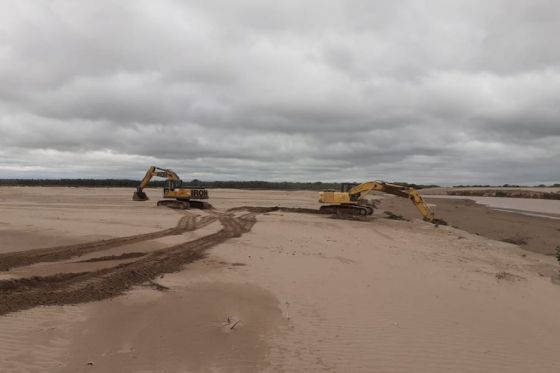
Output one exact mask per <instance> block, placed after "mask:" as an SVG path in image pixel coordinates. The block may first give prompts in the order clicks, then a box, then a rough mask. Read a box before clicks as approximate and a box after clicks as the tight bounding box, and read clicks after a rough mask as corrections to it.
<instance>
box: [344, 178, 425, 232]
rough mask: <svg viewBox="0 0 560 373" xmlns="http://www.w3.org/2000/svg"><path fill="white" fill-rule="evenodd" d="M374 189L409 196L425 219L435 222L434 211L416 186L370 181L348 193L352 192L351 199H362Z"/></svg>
mask: <svg viewBox="0 0 560 373" xmlns="http://www.w3.org/2000/svg"><path fill="white" fill-rule="evenodd" d="M372 190H376V191H379V192H383V193H388V194H393V195H396V196H399V197H404V198H408V199H410V200H411V201H412V203H414V205H415V206H416V208H417V209H418V211H420V214H421V215H422V217H423V218H424V220H425V221H429V222H430V223H433V222H434V221H435V215H434V212H433V211H432V210H431V209H430V207H429V206H428V204H427V203H426V202H425V201H424V199H423V198H422V196H421V195H420V193H418V191H417V190H416V189H414V188H410V187H403V186H401V185H396V184H389V183H385V182H383V181H368V182H365V183H362V184H360V185H357V186H355V187H353V188H352V189H350V190H349V191H348V193H349V194H350V200H353V201H360V200H362V199H363V197H365V195H366V194H367V193H368V192H370V191H372Z"/></svg>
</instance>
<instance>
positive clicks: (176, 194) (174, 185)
mask: <svg viewBox="0 0 560 373" xmlns="http://www.w3.org/2000/svg"><path fill="white" fill-rule="evenodd" d="M153 177H162V178H165V179H166V181H165V184H164V186H163V198H165V199H163V200H160V201H158V203H157V205H158V206H167V207H171V208H175V209H189V208H191V207H193V208H198V209H207V208H211V205H210V204H209V203H208V202H204V201H200V200H202V199H208V190H206V189H204V188H183V181H182V180H181V179H180V178H179V176H178V175H177V174H176V173H175V172H174V171H172V170H168V169H165V168H160V167H156V166H150V168H148V171H146V175H144V178H143V179H142V181H141V182H140V184H139V185H138V187H136V191H135V192H134V194H133V195H132V199H133V200H134V201H147V200H148V199H149V198H148V195H147V194H146V192H144V188H146V187H147V186H148V184H149V183H150V180H152V178H153Z"/></svg>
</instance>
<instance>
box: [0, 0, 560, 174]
mask: <svg viewBox="0 0 560 373" xmlns="http://www.w3.org/2000/svg"><path fill="white" fill-rule="evenodd" d="M0 7H1V8H0V10H2V12H0V170H2V171H3V175H4V176H5V177H12V176H27V177H44V176H50V177H58V176H65V177H72V176H73V177H111V176H126V177H140V176H141V174H142V173H143V171H144V169H145V168H146V167H147V166H148V164H152V163H155V164H158V165H161V166H165V167H172V168H175V169H177V171H178V172H180V173H181V174H182V175H183V176H184V178H186V179H188V178H191V177H197V178H205V179H271V180H320V179H322V180H347V179H354V180H364V179H370V178H385V179H389V180H395V179H399V180H410V181H415V182H440V183H465V182H484V183H486V182H489V183H491V182H518V183H523V182H527V183H533V182H552V181H558V180H559V179H560V171H559V170H558V167H557V166H556V165H557V159H558V156H560V146H558V145H559V144H560V142H559V141H560V102H559V101H560V100H559V97H560V70H559V61H560V48H559V47H560V45H559V42H558V39H557V38H556V35H558V34H560V23H559V22H558V21H559V19H558V17H559V16H558V14H560V4H559V3H557V2H554V1H544V0H543V1H529V0H527V1H505V0H504V1H493V2H487V1H470V0H469V1H467V0H465V1H454V2H449V1H443V0H442V1H430V2H424V1H404V2H402V1H401V2H395V1H382V2H379V1H376V2H371V1H365V0H363V1H358V0H355V1H342V0H340V1H318V0H317V1H303V2H302V1H282V2H274V1H249V0H243V1H236V2H224V1H217V0H206V1H173V0H166V1H158V2H154V1H147V0H146V1H132V0H130V1H121V2H118V3H116V2H112V1H96V2H86V1H54V0H53V1H44V2H36V1H18V2H10V1H3V0H0Z"/></svg>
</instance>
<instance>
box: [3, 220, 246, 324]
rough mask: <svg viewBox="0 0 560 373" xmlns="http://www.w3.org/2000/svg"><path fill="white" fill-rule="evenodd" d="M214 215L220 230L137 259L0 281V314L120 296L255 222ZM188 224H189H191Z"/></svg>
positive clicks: (171, 270) (181, 264) (186, 261)
mask: <svg viewBox="0 0 560 373" xmlns="http://www.w3.org/2000/svg"><path fill="white" fill-rule="evenodd" d="M212 217H213V218H214V220H216V219H218V220H219V221H220V223H221V224H222V229H221V230H219V231H218V232H215V233H212V234H209V235H207V236H204V237H200V238H197V239H195V240H192V241H187V242H184V243H181V244H178V245H174V246H170V247H167V248H164V249H159V250H156V251H153V252H151V253H149V254H148V255H146V256H144V257H141V258H139V259H138V260H136V261H134V262H130V263H123V264H120V265H117V266H115V267H111V268H104V269H100V270H96V271H92V272H83V273H62V274H57V275H54V276H46V277H33V278H23V279H14V280H5V281H0V315H4V314H7V313H10V312H15V311H19V310H24V309H29V308H33V307H36V306H39V305H55V304H59V305H62V304H76V303H83V302H90V301H96V300H101V299H106V298H111V297H114V296H117V295H120V294H122V293H124V292H125V291H127V290H129V289H130V288H132V287H133V286H135V285H140V284H143V283H150V282H151V281H152V280H153V279H155V278H156V277H157V276H159V275H161V274H164V273H171V272H176V271H179V270H181V269H182V268H183V265H184V264H187V263H190V262H193V261H195V260H197V259H200V258H202V257H203V255H204V252H205V251H206V250H208V249H209V248H211V247H213V246H215V245H218V244H220V243H223V242H225V241H227V240H229V239H230V238H234V237H240V236H241V235H243V234H244V233H247V232H249V231H250V230H251V229H252V227H253V225H254V224H255V223H256V214H255V213H246V214H244V215H242V216H240V217H235V216H234V215H232V214H228V213H218V212H214V213H213V215H212ZM207 220H210V219H206V220H204V221H207ZM214 220H212V221H214ZM189 224H190V223H188V224H186V226H189V227H190V226H192V225H189Z"/></svg>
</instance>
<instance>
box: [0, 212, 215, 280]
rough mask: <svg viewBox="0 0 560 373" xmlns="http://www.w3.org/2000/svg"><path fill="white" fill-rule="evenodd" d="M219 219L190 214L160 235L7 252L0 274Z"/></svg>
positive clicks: (1, 256)
mask: <svg viewBox="0 0 560 373" xmlns="http://www.w3.org/2000/svg"><path fill="white" fill-rule="evenodd" d="M216 220H217V216H215V215H205V216H197V215H191V214H188V215H185V216H182V217H181V218H180V219H179V221H178V222H177V225H176V226H175V227H173V228H168V229H163V230H161V231H157V232H151V233H144V234H137V235H133V236H126V237H117V238H111V239H107V240H100V241H93V242H86V243H82V244H75V245H66V246H54V247H48V248H42V249H34V250H27V251H16V252H9V253H4V254H0V271H7V270H9V269H10V268H15V267H23V266H27V265H30V264H34V263H39V262H57V261H60V260H65V259H70V258H73V257H78V256H82V255H85V254H89V253H92V252H96V251H102V250H107V249H112V248H114V247H119V246H123V245H129V244H133V243H137V242H142V241H148V240H153V239H156V238H161V237H165V236H173V235H180V234H183V233H185V232H190V231H194V230H197V229H199V228H202V227H204V226H206V225H208V224H210V223H212V222H214V221H216Z"/></svg>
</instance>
